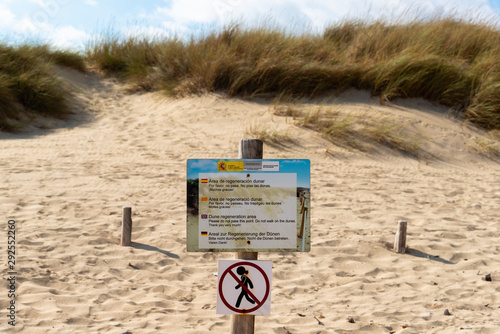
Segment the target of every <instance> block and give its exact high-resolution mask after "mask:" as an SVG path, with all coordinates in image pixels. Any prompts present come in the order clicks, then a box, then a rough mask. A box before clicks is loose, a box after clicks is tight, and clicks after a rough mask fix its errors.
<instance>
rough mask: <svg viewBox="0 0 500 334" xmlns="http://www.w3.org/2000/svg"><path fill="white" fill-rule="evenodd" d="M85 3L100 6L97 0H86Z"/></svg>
mask: <svg viewBox="0 0 500 334" xmlns="http://www.w3.org/2000/svg"><path fill="white" fill-rule="evenodd" d="M85 4H87V5H89V6H93V7H97V6H99V3H98V2H97V1H96V0H85Z"/></svg>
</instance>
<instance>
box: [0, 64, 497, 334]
mask: <svg viewBox="0 0 500 334" xmlns="http://www.w3.org/2000/svg"><path fill="white" fill-rule="evenodd" d="M60 75H61V76H62V77H63V78H64V79H65V80H66V81H67V83H68V85H72V86H74V87H75V88H76V89H77V93H75V97H74V101H73V103H74V106H75V107H74V108H75V111H78V112H79V113H78V115H79V116H75V117H73V118H71V119H69V120H64V121H60V120H59V121H54V120H40V121H39V122H40V124H42V123H43V124H42V129H39V128H36V129H35V128H33V129H29V130H27V131H25V132H23V133H19V134H9V133H0V169H1V171H2V172H1V174H0V208H1V210H0V212H1V215H2V217H1V220H3V221H0V222H1V224H0V233H1V235H2V237H1V238H0V240H3V241H2V242H0V254H1V259H2V260H1V264H2V268H1V277H2V279H5V278H7V277H8V274H7V273H8V271H9V270H8V268H7V249H6V245H7V221H8V220H9V219H13V220H15V221H16V242H17V248H16V270H17V272H18V274H17V276H16V295H17V299H16V310H17V315H16V326H15V327H12V326H9V325H8V324H7V320H8V318H7V312H8V311H7V307H8V305H9V301H10V300H9V299H8V298H7V284H6V283H5V281H4V283H5V284H3V286H4V287H3V291H0V294H1V296H2V297H1V298H0V318H1V319H2V320H1V321H0V332H2V333H30V334H37V333H72V334H77V333H86V334H88V333H110V334H118V333H123V332H125V331H127V330H128V331H129V333H133V334H142V333H179V334H183V333H185V334H188V333H190V334H191V333H228V332H229V326H230V316H228V315H218V314H216V293H217V292H216V288H217V277H216V275H214V273H216V272H217V262H218V260H219V259H231V258H234V253H188V252H186V160H187V159H189V158H195V159H205V158H206V159H216V158H237V156H238V144H239V140H240V139H242V138H248V137H249V134H251V132H252V131H255V129H267V130H268V131H275V132H276V133H285V134H286V136H284V137H283V138H285V137H288V140H285V139H286V138H285V139H283V140H282V141H280V142H277V143H270V144H265V145H264V158H269V159H271V158H275V159H293V158H297V159H310V160H311V251H310V252H309V253H260V254H259V259H260V260H270V261H272V263H273V273H272V291H271V300H272V305H271V315H269V316H258V317H256V330H255V333H277V334H286V333H291V334H298V333H310V334H319V333H321V334H325V333H339V334H342V333H405V334H406V333H450V334H451V333H463V334H471V333H485V334H486V333H488V334H493V333H500V221H499V214H498V212H499V208H500V165H499V162H498V159H497V160H496V159H495V158H494V157H493V158H491V157H487V156H483V155H480V154H478V153H475V152H473V150H472V149H471V143H472V142H474V140H475V139H477V138H479V137H481V136H487V134H486V133H483V132H481V131H479V130H474V129H473V128H471V127H469V126H467V125H464V123H463V122H461V121H460V120H457V119H455V118H453V117H451V116H449V113H448V110H447V109H446V108H444V107H441V106H435V105H433V104H431V103H430V102H427V101H424V100H421V99H411V100H401V101H393V102H391V103H384V104H382V105H381V104H380V101H379V99H378V98H371V97H370V95H369V93H367V92H358V91H349V92H346V93H344V94H342V95H340V96H338V97H336V98H335V101H334V102H325V103H326V104H327V105H328V104H329V103H332V104H335V106H336V107H337V108H339V109H340V110H342V112H346V111H352V112H360V113H368V114H371V113H377V114H380V115H392V117H394V118H395V119H397V120H398V122H401V124H403V125H405V126H408V127H409V128H412V129H414V130H415V131H417V130H418V131H420V132H421V133H422V134H423V135H425V137H426V138H427V139H426V142H425V143H424V144H423V146H422V147H423V152H425V154H423V155H422V157H420V158H415V157H411V156H407V155H404V154H401V153H398V152H394V151H392V150H388V149H385V148H383V147H378V148H374V150H373V151H359V150H355V149H352V148H349V147H343V146H337V145H334V144H333V143H331V142H329V141H328V140H326V139H325V138H324V137H323V136H321V135H320V134H318V133H317V132H315V131H313V130H311V129H307V128H303V127H299V126H297V125H296V120H294V119H293V117H285V116H277V115H275V114H274V111H273V107H272V101H270V100H266V99H251V100H246V99H240V98H232V99H230V98H227V97H225V96H224V95H223V94H205V95H197V96H191V97H185V98H182V99H171V98H167V97H164V96H162V95H161V94H159V93H142V94H138V93H136V94H129V93H126V91H125V89H124V88H125V87H124V86H122V85H121V84H119V83H118V82H116V80H113V79H103V78H101V77H100V76H99V75H98V74H95V73H92V72H91V73H88V74H86V75H83V74H79V73H76V72H72V71H69V70H64V71H62V70H61V73H60ZM308 103H309V105H310V107H311V108H314V107H315V106H317V105H319V103H320V101H319V100H318V101H309V102H308ZM306 107H307V106H306ZM82 111H83V113H82ZM497 143H498V142H497ZM123 206H131V207H132V211H133V217H132V219H133V232H132V241H133V243H132V246H131V247H122V246H120V235H121V219H122V217H121V215H122V207H123ZM398 220H406V221H407V222H408V236H407V246H408V249H407V253H406V254H397V253H395V252H393V251H392V246H393V243H394V238H395V233H396V229H397V222H398ZM486 274H491V277H492V281H486V280H485V279H484V277H485V275H486ZM445 309H448V310H449V313H450V314H451V315H445V314H444V311H445Z"/></svg>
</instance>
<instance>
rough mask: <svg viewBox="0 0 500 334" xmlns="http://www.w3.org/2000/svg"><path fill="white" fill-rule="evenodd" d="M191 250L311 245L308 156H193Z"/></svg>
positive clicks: (189, 218) (189, 194) (189, 200)
mask: <svg viewBox="0 0 500 334" xmlns="http://www.w3.org/2000/svg"><path fill="white" fill-rule="evenodd" d="M187 171H188V178H187V249H188V251H201V252H206V251H218V252H259V251H309V250H310V228H309V225H310V162H309V160H283V159H273V160H228V159H211V160H208V159H190V160H188V163H187Z"/></svg>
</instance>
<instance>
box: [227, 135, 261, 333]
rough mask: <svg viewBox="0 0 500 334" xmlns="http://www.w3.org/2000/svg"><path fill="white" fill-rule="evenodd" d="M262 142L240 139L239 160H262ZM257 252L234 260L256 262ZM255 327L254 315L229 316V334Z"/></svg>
mask: <svg viewBox="0 0 500 334" xmlns="http://www.w3.org/2000/svg"><path fill="white" fill-rule="evenodd" d="M263 146H264V145H263V142H262V140H258V139H241V140H240V148H239V157H238V158H239V159H262V157H263ZM258 255H259V253H257V252H238V253H236V257H235V258H236V259H239V260H257V258H258ZM254 327H255V315H249V314H244V315H243V314H242V315H231V332H230V333H231V334H253V333H254Z"/></svg>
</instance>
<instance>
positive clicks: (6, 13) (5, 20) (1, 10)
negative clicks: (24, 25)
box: [0, 3, 16, 27]
mask: <svg viewBox="0 0 500 334" xmlns="http://www.w3.org/2000/svg"><path fill="white" fill-rule="evenodd" d="M0 18H1V19H0V26H6V27H8V26H10V25H12V24H13V23H14V21H15V20H16V15H14V13H12V12H11V11H10V10H9V9H8V8H5V7H4V5H2V4H1V3H0Z"/></svg>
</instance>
